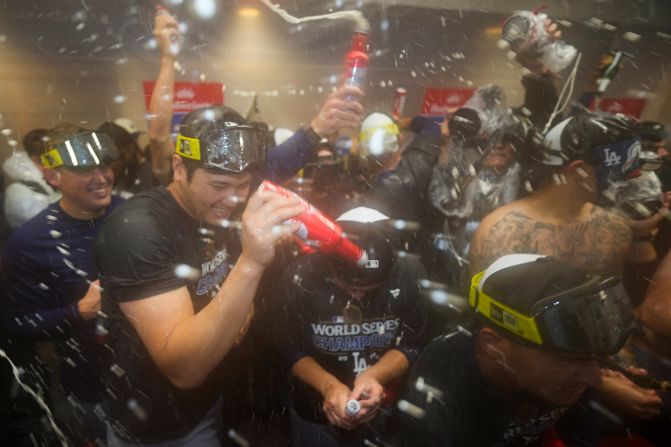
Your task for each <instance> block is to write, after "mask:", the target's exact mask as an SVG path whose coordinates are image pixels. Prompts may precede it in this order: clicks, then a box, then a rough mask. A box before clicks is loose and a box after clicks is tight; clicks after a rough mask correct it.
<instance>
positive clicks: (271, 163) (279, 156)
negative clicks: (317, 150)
mask: <svg viewBox="0 0 671 447" xmlns="http://www.w3.org/2000/svg"><path fill="white" fill-rule="evenodd" d="M313 149H314V145H313V144H312V143H310V141H308V138H307V135H306V134H305V131H304V130H303V129H299V130H298V131H297V132H296V133H294V134H293V136H292V137H291V138H289V139H288V140H287V141H285V142H284V143H282V144H280V145H278V146H275V147H273V148H271V149H270V150H269V151H268V154H267V156H266V177H267V178H268V180H271V181H273V182H283V181H284V180H287V179H289V178H290V177H291V176H293V175H294V174H295V173H296V171H298V170H299V169H300V168H302V167H303V165H305V161H306V160H307V159H308V157H309V155H310V152H311V151H312V150H313Z"/></svg>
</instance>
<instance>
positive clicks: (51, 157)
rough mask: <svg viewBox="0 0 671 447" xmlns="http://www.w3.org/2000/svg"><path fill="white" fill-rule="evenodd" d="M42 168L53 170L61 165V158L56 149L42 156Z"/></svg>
mask: <svg viewBox="0 0 671 447" xmlns="http://www.w3.org/2000/svg"><path fill="white" fill-rule="evenodd" d="M41 159H42V166H44V167H45V168H49V169H54V168H57V167H59V166H62V165H63V158H62V157H61V153H60V152H58V149H50V150H49V151H48V152H47V153H46V154H42V157H41Z"/></svg>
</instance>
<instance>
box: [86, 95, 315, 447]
mask: <svg viewBox="0 0 671 447" xmlns="http://www.w3.org/2000/svg"><path fill="white" fill-rule="evenodd" d="M265 148H266V146H265V138H264V136H263V133H262V132H261V131H260V130H259V129H258V128H257V127H256V126H253V125H250V124H248V123H247V122H246V120H245V119H244V118H243V117H242V116H241V115H240V114H238V113H237V112H236V111H234V110H233V109H230V108H228V107H224V106H215V107H206V108H203V109H198V110H195V111H193V112H191V113H189V114H187V115H186V116H185V117H184V119H183V120H182V122H181V123H180V130H179V135H178V137H177V144H176V148H175V154H174V155H173V157H172V168H173V171H174V175H173V179H172V181H171V182H170V184H169V185H168V186H167V188H166V187H159V188H156V189H153V190H150V191H146V192H143V193H140V194H137V195H135V196H134V197H133V198H132V199H130V200H129V201H128V202H127V203H126V204H125V205H124V206H122V207H120V208H119V209H118V210H117V212H115V214H114V216H112V217H111V218H110V219H109V220H108V221H107V222H106V224H105V226H104V227H103V229H102V231H101V234H100V235H99V237H98V240H97V242H96V257H97V260H98V262H99V265H100V270H101V276H102V286H103V289H104V294H103V311H104V312H105V314H106V315H109V316H110V318H109V319H108V320H107V321H106V322H105V326H106V331H108V332H109V343H108V344H109V346H110V348H111V349H112V350H113V351H114V352H115V356H114V357H113V358H112V359H110V364H111V365H112V364H114V365H117V366H118V367H119V368H121V369H122V370H123V371H124V374H123V375H121V376H120V375H118V374H115V373H114V369H113V368H112V369H108V372H109V374H106V376H105V380H106V384H107V386H108V389H109V390H110V392H111V393H110V394H109V400H110V404H111V408H110V412H111V416H112V419H113V420H118V421H119V422H120V424H118V425H115V426H114V428H113V429H110V430H108V433H107V437H108V443H109V444H110V445H117V446H123V445H135V444H136V443H142V444H144V445H154V444H155V443H161V445H163V444H162V443H163V442H168V441H169V443H170V445H192V444H193V445H196V444H197V445H218V442H216V440H217V437H218V436H220V435H221V434H220V433H219V432H218V430H219V429H218V428H217V427H220V426H221V425H222V422H221V420H222V417H223V414H224V411H222V405H223V402H224V399H222V397H221V396H222V394H223V393H222V387H223V386H224V385H227V384H228V382H229V381H232V376H234V374H235V373H234V371H236V365H235V360H234V359H233V360H231V359H230V356H228V354H229V352H230V351H231V349H233V347H234V346H235V345H236V344H237V343H238V342H239V341H240V340H241V338H242V337H243V336H244V334H245V332H246V330H247V328H248V327H249V323H250V321H251V318H252V301H253V298H254V296H255V294H256V291H257V288H258V286H259V282H260V280H261V277H262V275H263V274H264V271H265V270H266V267H267V266H268V265H269V264H270V263H271V262H272V260H273V258H274V256H275V246H276V245H277V244H279V243H280V242H281V241H282V240H283V239H285V238H287V237H289V235H290V234H291V232H293V231H295V230H296V229H297V228H296V227H295V226H293V225H281V224H282V222H284V221H286V220H287V219H289V218H291V217H294V216H296V215H298V214H300V212H301V211H302V210H303V208H302V206H301V205H300V204H299V203H298V202H297V201H295V200H294V199H288V198H284V197H280V196H279V195H278V194H276V193H273V192H260V193H256V194H251V191H253V188H254V187H255V184H258V182H260V180H261V175H262V174H263V169H264V168H265ZM250 195H251V197H250ZM243 207H244V208H245V210H244V213H242V208H243ZM240 215H242V217H241V218H240V217H239V216H240ZM238 219H239V220H238ZM215 377H218V378H219V379H215ZM222 377H226V378H228V379H229V380H220V379H221V378H222ZM227 397H230V396H228V395H227ZM229 400H232V399H229ZM129 409H130V411H129Z"/></svg>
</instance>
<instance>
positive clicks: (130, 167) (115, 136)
mask: <svg viewBox="0 0 671 447" xmlns="http://www.w3.org/2000/svg"><path fill="white" fill-rule="evenodd" d="M98 131H99V132H103V133H106V134H107V135H109V136H110V137H111V138H112V141H114V144H115V145H116V147H117V149H118V150H119V155H120V157H119V160H120V161H121V163H122V165H121V166H120V170H119V171H118V172H115V176H114V185H115V186H116V187H119V188H121V189H123V190H132V189H133V188H134V186H135V182H136V180H138V179H139V178H140V168H141V166H140V161H139V160H137V159H136V157H134V156H133V155H135V154H140V155H142V149H141V148H140V146H139V145H138V144H137V141H136V140H135V138H133V135H131V134H130V133H128V131H126V129H124V128H123V127H121V126H118V125H116V124H114V123H113V122H111V121H106V122H104V123H103V124H101V125H100V127H99V128H98Z"/></svg>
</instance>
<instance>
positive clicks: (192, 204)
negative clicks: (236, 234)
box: [182, 169, 252, 225]
mask: <svg viewBox="0 0 671 447" xmlns="http://www.w3.org/2000/svg"><path fill="white" fill-rule="evenodd" d="M251 181H252V176H251V174H249V173H248V172H245V173H242V174H219V173H212V172H209V171H206V170H205V169H196V170H195V171H194V172H193V175H192V177H191V181H186V179H184V181H183V182H182V185H183V186H184V192H185V194H186V197H185V198H186V200H187V201H188V203H186V204H185V205H186V206H187V207H189V211H191V214H192V215H193V216H194V217H196V218H197V219H201V220H203V221H204V222H206V223H207V224H209V225H219V223H220V222H221V220H222V219H228V218H229V217H230V216H231V213H232V212H233V210H234V209H235V207H236V206H238V205H239V204H240V203H241V202H243V201H244V200H246V199H247V196H248V195H249V188H250V184H251Z"/></svg>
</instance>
